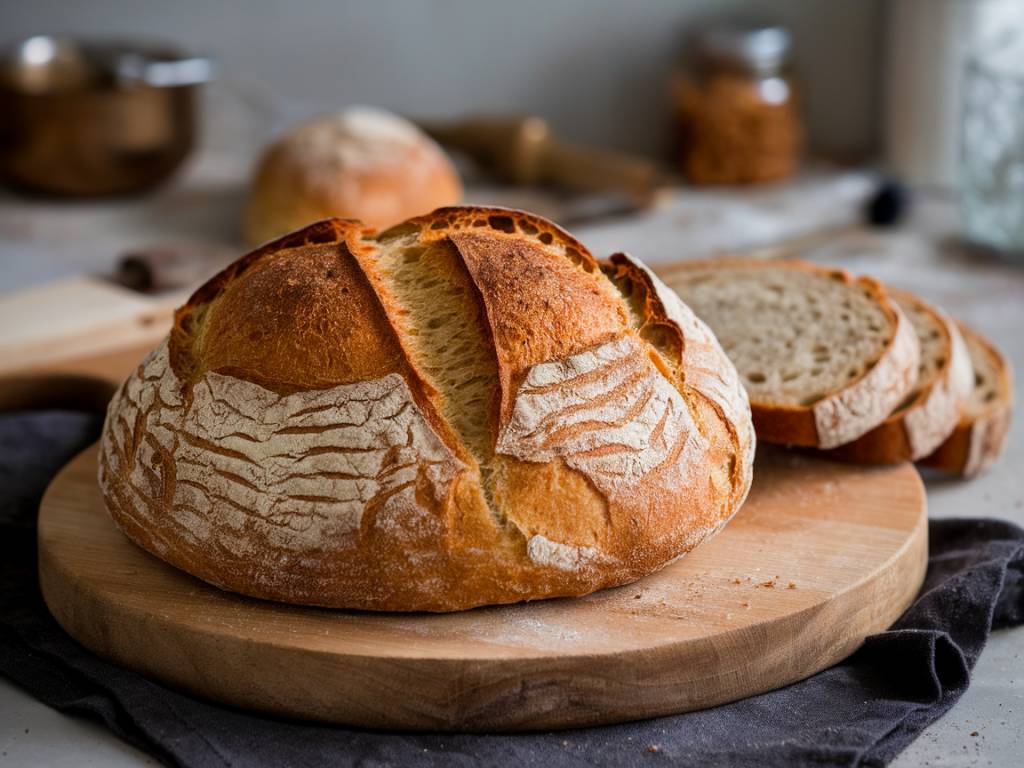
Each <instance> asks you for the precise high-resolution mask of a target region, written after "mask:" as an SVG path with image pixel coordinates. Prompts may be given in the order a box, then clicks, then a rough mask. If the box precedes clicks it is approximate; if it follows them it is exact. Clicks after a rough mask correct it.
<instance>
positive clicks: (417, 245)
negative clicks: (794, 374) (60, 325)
mask: <svg viewBox="0 0 1024 768" xmlns="http://www.w3.org/2000/svg"><path fill="white" fill-rule="evenodd" d="M604 270H605V272H602V269H601V268H600V267H599V265H598V263H597V262H595V260H594V258H593V257H592V256H591V254H590V253H589V252H588V251H587V250H586V248H584V246H583V245H581V244H580V243H579V242H577V241H576V240H574V239H573V238H572V237H571V236H569V235H568V234H567V233H565V232H564V231H562V230H560V229H558V228H557V227H556V226H554V225H553V224H551V223H549V222H547V221H544V220H543V219H539V218H536V217H533V216H530V215H528V214H524V213H519V212H514V211H508V210H502V209H485V208H450V209H442V210H439V211H436V212H434V213H433V214H430V215H427V216H423V217H421V218H418V219H414V220H412V221H409V222H406V223H404V224H401V225H399V226H397V227H394V228H392V229H390V230H387V231H385V232H382V233H380V234H374V233H373V231H372V230H370V229H367V228H365V227H363V226H362V225H361V224H359V223H356V222H351V221H339V220H332V221H324V222H321V223H318V224H315V225H313V226H310V227H307V228H306V229H303V230H301V231H299V232H296V233H293V234H292V235H289V236H287V237H284V238H282V239H280V240H278V241H276V242H273V243H270V244H268V245H266V246H264V247H262V248H260V249H259V250H257V251H255V252H253V253H251V254H249V255H248V256H245V257H244V258H242V259H240V260H239V261H237V262H235V263H234V264H232V265H231V266H230V267H228V268H227V269H226V270H224V271H223V272H222V273H220V274H219V275H217V276H216V277H214V278H213V279H211V280H210V281H209V282H208V283H207V284H206V285H204V286H203V287H202V288H200V289H199V290H198V291H197V292H196V293H195V294H194V295H193V296H192V298H191V299H190V300H189V302H188V303H187V304H186V305H185V306H184V307H182V308H181V309H180V310H179V311H178V312H177V314H176V320H175V326H174V329H173V331H172V333H171V335H170V338H169V339H168V341H166V342H165V343H163V344H161V345H160V346H159V347H158V348H157V349H156V350H155V351H154V352H153V353H152V354H151V355H150V356H149V357H148V358H147V359H146V360H145V361H144V362H143V363H142V364H141V365H140V366H139V368H138V370H137V371H136V372H135V373H134V374H133V375H132V376H131V377H130V378H129V379H128V380H127V381H126V382H125V383H124V385H123V386H122V387H121V388H120V390H119V392H118V394H117V395H116V396H115V398H114V400H113V401H112V402H111V405H110V409H109V412H108V417H107V422H106V426H105V429H104V434H103V439H102V449H101V458H100V484H101V487H102V489H103V493H104V497H105V499H106V503H107V505H108V508H109V509H110V512H111V514H112V516H113V518H114V520H115V521H116V522H117V523H118V525H119V526H121V528H122V529H123V530H124V531H125V533H126V534H127V535H128V536H129V537H130V538H131V539H132V540H133V541H135V542H136V543H138V544H139V545H141V546H142V547H144V548H146V549H147V550H149V551H150V552H152V553H154V554H156V555H157V556H159V557H161V558H163V559H164V560H166V561H167V562H169V563H171V564H172V565H175V566H177V567H179V568H181V569H183V570H185V571H188V572H189V573H191V574H194V575H196V576H198V577H200V578H202V579H205V580H206V581H209V582H211V583H213V584H216V585H218V586H221V587H223V588H225V589H229V590H233V591H236V592H241V593H244V594H247V595H252V596H255V597H262V598H269V599H275V600H282V601H287V602H293V603H304V604H315V605H323V606H335V607H346V608H362V609H375V610H400V611H405V610H428V611H450V610H457V609H463V608H469V607H472V606H476V605H481V604H488V603H508V602H514V601H520V600H532V599H537V598H545V597H554V596H564V595H582V594H586V593H589V592H591V591H593V590H596V589H600V588H602V587H608V586H613V585H618V584H623V583H627V582H629V581H632V580H635V579H637V578H639V577H641V576H643V575H645V574H647V573H650V572H651V571H653V570H655V569H657V568H660V567H661V566H663V565H665V564H666V563H667V562H669V561H671V560H672V559H673V558H676V557H678V556H679V555H681V554H683V553H685V552H687V551H689V550H690V549H692V548H693V547H694V546H696V545H697V544H698V543H700V542H701V541H702V540H703V539H705V538H706V537H707V536H709V535H711V534H712V533H714V532H715V531H717V530H718V529H719V528H720V527H721V526H722V525H724V524H725V522H726V521H727V520H728V519H729V518H730V517H731V516H732V515H733V514H734V513H735V512H736V510H737V509H738V507H739V506H740V504H742V502H743V499H744V498H745V496H746V493H747V490H748V488H749V486H750V481H751V468H752V463H753V450H754V437H753V429H752V425H751V422H750V411H749V407H748V404H747V401H746V396H745V394H744V391H743V388H742V386H740V384H739V379H738V377H737V375H736V372H735V369H734V368H733V367H732V365H731V364H730V363H729V361H728V359H727V358H726V356H725V355H724V353H723V352H722V351H721V349H720V348H719V346H718V344H717V343H716V341H715V339H714V337H713V336H712V334H711V333H710V331H708V329H707V328H706V327H705V326H704V325H703V324H702V323H701V322H700V321H699V320H697V318H696V317H695V316H694V315H693V313H692V312H690V311H689V310H688V309H687V308H686V307H685V306H684V305H683V304H682V303H681V302H680V301H679V300H678V298H677V297H675V296H674V295H673V294H672V293H671V292H670V291H668V290H667V289H666V288H665V287H664V285H663V284H662V283H661V282H660V281H659V280H657V278H655V277H653V275H651V273H650V272H648V271H647V270H646V269H645V268H644V267H643V266H642V265H640V264H639V263H638V262H635V261H633V260H631V259H630V258H629V257H627V256H623V255H619V256H616V257H615V258H614V259H613V260H612V261H611V262H610V263H608V264H606V265H604ZM605 273H607V275H609V277H610V279H609V277H606V276H605Z"/></svg>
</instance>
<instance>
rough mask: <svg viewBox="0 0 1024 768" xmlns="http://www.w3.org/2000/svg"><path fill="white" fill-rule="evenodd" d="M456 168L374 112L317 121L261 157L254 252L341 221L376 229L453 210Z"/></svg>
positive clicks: (252, 213) (402, 123)
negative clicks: (321, 222)
mask: <svg viewBox="0 0 1024 768" xmlns="http://www.w3.org/2000/svg"><path fill="white" fill-rule="evenodd" d="M461 198H462V184H461V182H460V181H459V177H458V175H457V174H456V172H455V169H454V168H453V167H452V164H451V162H450V161H449V160H448V158H447V156H446V155H445V154H444V152H443V151H442V150H441V148H440V147H439V146H438V145H437V144H436V143H434V141H433V140H432V139H430V138H429V137H428V136H426V135H425V134H424V133H423V132H422V131H420V130H419V129H418V128H417V127H416V126H415V125H413V124H412V123H410V122H409V121H408V120H404V119H403V118H401V117H399V116H397V115H393V114H391V113H389V112H385V111H383V110H380V109H373V108H370V107H352V108H350V109H346V110H343V111H340V112H334V113H332V114H326V115H321V116H319V117H315V118H313V119H311V120H308V121H307V122H304V123H302V124H301V125H299V126H297V127H295V128H293V129H292V130H290V131H288V132H287V133H286V134H285V135H284V136H282V137H281V138H280V139H278V140H277V141H276V142H274V143H273V144H272V145H271V146H270V147H268V149H267V150H266V151H265V152H264V154H263V156H262V158H261V159H260V161H259V164H258V166H257V169H256V173H255V176H254V178H253V182H252V186H251V189H250V191H249V199H248V202H247V204H246V212H245V223H244V227H245V232H244V235H245V240H246V242H247V243H248V244H249V245H251V246H255V245H259V244H260V243H263V242H266V241H267V240H271V239H272V238H275V237H278V236H280V235H283V234H286V233H288V232H291V231H293V230H296V229H299V228H301V227H303V226H305V225H306V224H311V223H312V222H314V221H318V220H319V219H326V218H329V217H332V216H336V217H339V218H344V219H358V220H359V221H362V222H364V223H365V224H367V225H369V226H371V227H375V228H385V227H389V226H391V225H392V224H397V223H398V222H400V221H404V220H405V219H408V218H411V217H413V216H418V215H420V214H424V213H429V212H430V211H432V210H434V209H435V208H441V207H443V206H447V205H454V204H456V203H458V202H459V200H460V199H461Z"/></svg>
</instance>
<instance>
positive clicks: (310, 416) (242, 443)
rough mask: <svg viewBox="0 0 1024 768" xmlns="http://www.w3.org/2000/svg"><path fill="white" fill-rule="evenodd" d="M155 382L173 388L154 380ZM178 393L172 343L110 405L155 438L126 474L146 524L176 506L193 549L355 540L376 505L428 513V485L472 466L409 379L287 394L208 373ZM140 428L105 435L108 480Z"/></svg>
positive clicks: (437, 485) (318, 545)
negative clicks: (169, 491)
mask: <svg viewBox="0 0 1024 768" xmlns="http://www.w3.org/2000/svg"><path fill="white" fill-rule="evenodd" d="M154 377H158V378H159V379H160V381H161V390H162V395H161V394H158V393H157V391H156V390H153V389H150V388H147V387H145V386H144V382H145V381H147V380H150V381H152V380H154ZM178 391H180V382H178V381H177V379H176V377H175V376H174V373H173V371H171V370H170V369H169V366H168V364H167V345H166V343H165V344H163V345H161V346H160V347H159V348H158V349H157V350H156V352H155V353H154V354H153V355H152V356H151V357H150V358H149V359H148V360H147V361H146V363H145V364H144V365H143V366H142V368H141V371H140V373H139V374H138V375H137V376H135V377H133V378H132V379H129V382H128V385H127V387H126V388H125V389H124V390H123V392H122V393H121V394H119V395H118V398H117V400H116V401H115V402H114V403H112V405H111V409H112V412H116V413H117V414H118V419H119V423H120V424H121V425H122V426H124V427H127V425H128V424H130V423H131V422H132V421H133V420H134V419H135V418H142V419H143V420H144V422H143V424H144V429H145V431H146V434H147V435H148V436H150V438H151V439H147V440H146V441H145V442H144V443H143V444H142V445H140V446H139V457H138V460H137V461H135V462H134V463H133V465H132V466H131V468H130V470H129V471H128V477H127V484H126V485H127V487H128V488H129V489H130V492H131V493H132V494H133V497H134V498H135V500H136V501H137V502H138V505H137V506H136V507H135V508H134V514H136V516H137V519H138V521H139V522H142V521H143V519H144V518H146V517H151V516H153V515H160V514H164V513H165V512H166V511H169V512H170V516H171V518H172V519H173V520H174V521H175V522H176V523H177V524H178V525H179V526H180V529H179V533H180V535H181V536H182V537H183V538H184V539H186V540H187V541H189V542H190V543H191V544H192V545H193V546H197V547H210V546H215V547H223V548H225V549H227V550H229V551H231V552H233V553H235V554H239V553H252V552H258V551H260V550H266V549H268V548H269V549H274V550H281V551H287V552H292V553H296V554H298V555H317V554H318V553H319V552H321V551H322V550H324V549H325V548H326V547H330V546H334V547H341V548H345V547H353V546H355V543H356V541H355V538H354V537H353V536H352V534H353V533H354V532H355V531H357V530H358V529H359V527H360V524H361V522H362V517H363V512H364V510H365V509H367V508H368V507H380V508H381V510H382V511H383V514H384V515H385V517H396V516H397V517H400V518H403V519H405V520H406V522H410V521H411V520H412V519H414V518H416V517H425V516H428V515H429V511H428V510H427V509H425V508H423V507H422V506H421V505H420V504H419V503H418V501H417V496H416V494H417V489H419V490H420V491H421V492H423V491H424V490H425V491H426V492H428V493H430V494H431V495H432V496H433V497H434V499H435V500H438V501H439V500H442V499H443V498H445V496H446V495H447V489H448V485H449V484H450V482H451V481H452V479H453V477H454V476H455V475H456V474H457V472H458V471H460V470H461V468H462V466H461V463H460V462H459V461H458V460H457V459H456V458H455V457H454V456H453V455H452V453H451V451H449V450H448V449H447V447H446V446H445V445H444V444H443V443H442V442H441V441H440V439H439V438H438V437H437V435H436V434H434V432H433V430H432V429H431V428H430V426H429V425H428V424H427V423H426V421H425V420H424V418H423V415H422V414H421V413H420V411H419V409H418V408H417V407H416V405H415V403H414V402H413V401H412V396H411V393H410V392H409V388H408V386H407V385H406V384H405V382H404V381H403V380H402V378H401V377H400V376H398V375H394V374H393V375H390V376H387V377H385V378H383V379H380V380H376V381H367V382H363V383H360V384H350V385H345V386H339V387H332V388H331V389H327V390H311V391H307V392H299V393H295V394H292V395H286V396H278V395H275V394H274V393H273V392H271V391H269V390H266V389H264V388H263V387H260V386H259V385H257V384H254V383H252V382H248V381H243V380H241V379H237V378H234V377H231V376H224V375H221V374H218V373H207V374H206V375H204V376H203V378H202V379H201V380H200V381H199V382H197V384H196V385H195V387H194V389H193V399H192V402H191V404H190V405H189V407H187V408H186V407H185V406H184V404H183V403H182V400H181V397H180V396H179V395H178V394H177V392H178ZM154 395H155V396H154ZM129 435H130V433H129V432H128V431H127V429H123V430H108V431H107V433H106V434H105V436H104V447H103V455H104V460H105V462H106V464H107V469H106V471H105V472H104V475H103V476H104V477H108V476H109V475H108V473H109V472H117V471H119V470H120V469H121V467H122V462H124V461H125V460H126V459H127V458H128V454H129V449H130V444H129V442H130V438H129ZM157 452H159V453H161V454H162V455H163V459H161V460H157V458H156V455H155V454H156V453H157ZM168 460H169V461H171V462H173V465H174V477H173V497H172V503H171V505H170V509H169V510H163V509H161V508H160V507H159V506H158V504H157V503H156V502H157V494H158V493H160V492H162V491H163V488H164V486H165V484H167V483H168V482H170V480H171V478H168V477H163V476H159V475H158V474H157V471H158V470H157V469H156V468H159V470H162V471H163V472H166V471H167V468H168V466H169V465H168V463H167V461H168ZM211 507H216V508H217V509H218V515H217V516H216V520H215V521H211V519H210V518H209V516H206V515H203V514H202V513H201V510H204V509H209V508H211ZM378 514H381V513H380V512H379V513H378Z"/></svg>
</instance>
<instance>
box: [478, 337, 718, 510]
mask: <svg viewBox="0 0 1024 768" xmlns="http://www.w3.org/2000/svg"><path fill="white" fill-rule="evenodd" d="M706 448H707V445H706V443H705V442H704V439H703V437H702V436H701V435H700V433H699V432H698V431H697V429H696V427H695V425H694V423H693V418H692V417H691V415H690V413H689V411H688V410H687V408H686V406H685V404H684V403H683V399H682V396H681V395H680V394H679V392H678V391H677V390H676V389H675V388H674V387H672V385H671V384H669V382H668V381H667V380H666V379H665V377H664V376H662V375H661V373H659V372H658V371H657V369H655V367H654V366H653V365H652V364H651V362H650V359H649V358H647V356H646V355H644V354H643V352H642V350H641V348H640V342H639V341H638V340H637V339H635V338H634V337H632V336H624V337H623V338H621V339H618V340H616V341H613V342H609V343H608V344H605V345H603V346H601V347H598V348H597V349H594V350H590V351H587V352H583V353H581V354H579V355H574V356H573V357H570V358H568V359H567V360H564V361H557V362H555V361H553V362H548V363H541V364H539V365H535V366H533V367H532V368H531V369H530V371H529V373H528V374H527V375H526V379H525V380H524V381H523V383H522V384H521V385H520V387H519V390H518V391H517V393H516V398H515V405H514V407H513V410H512V417H511V419H510V420H509V422H508V424H506V426H505V428H504V429H503V430H502V432H501V434H500V436H499V437H498V445H497V450H498V451H499V452H500V453H505V454H508V455H511V456H517V457H520V458H527V459H529V460H531V461H549V460H551V459H552V458H554V457H555V456H561V457H562V458H564V459H565V461H566V463H567V464H568V465H569V466H570V467H573V468H574V469H576V470H579V471H580V472H582V473H583V474H584V475H586V476H587V477H588V478H589V479H590V480H591V481H592V482H593V483H594V484H595V485H596V486H597V487H598V488H600V489H601V490H602V491H604V492H605V493H606V494H608V495H609V496H616V495H619V494H627V493H629V492H630V491H631V490H632V489H633V488H634V487H635V486H636V485H637V484H638V483H640V482H641V481H643V480H644V478H645V477H647V476H648V475H649V474H651V473H652V472H653V471H654V470H655V469H660V470H661V475H660V478H661V479H660V480H659V482H662V483H665V484H680V483H686V482H687V481H688V474H689V472H691V471H692V470H693V469H695V468H696V467H697V466H699V459H700V456H701V454H702V452H703V451H704V450H705V449H706Z"/></svg>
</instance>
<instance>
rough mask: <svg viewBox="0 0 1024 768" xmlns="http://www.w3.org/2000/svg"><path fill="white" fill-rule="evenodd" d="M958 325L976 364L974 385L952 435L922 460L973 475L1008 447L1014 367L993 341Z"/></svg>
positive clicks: (936, 466) (935, 466) (925, 463)
mask: <svg viewBox="0 0 1024 768" xmlns="http://www.w3.org/2000/svg"><path fill="white" fill-rule="evenodd" d="M959 327H960V333H961V334H962V336H963V338H964V341H965V342H967V350H968V352H969V353H970V357H971V363H972V365H973V366H974V381H973V385H974V386H973V389H972V390H971V394H970V396H969V397H968V399H967V403H966V404H965V405H964V407H963V410H962V411H961V413H960V421H959V423H958V424H957V425H956V428H955V429H954V430H953V434H951V435H950V436H949V437H948V438H947V439H946V441H945V442H944V443H943V444H942V445H940V446H939V447H938V449H937V450H936V451H935V452H934V453H933V454H932V455H931V456H928V457H927V458H926V459H924V461H923V462H922V463H923V464H924V465H926V466H929V467H934V468H936V469H941V470H943V471H945V472H952V473H954V474H958V475H963V476H964V477H973V476H974V475H977V474H979V473H981V472H984V471H985V470H986V469H988V468H989V467H990V466H992V464H993V463H994V462H995V460H996V459H998V458H999V456H1000V454H1002V452H1003V448H1004V447H1005V446H1006V437H1007V435H1008V434H1009V431H1010V418H1011V415H1012V413H1013V370H1012V368H1011V367H1010V361H1009V360H1007V359H1006V358H1005V357H1003V355H1002V354H1001V353H1000V352H999V350H998V349H997V348H996V346H995V345H994V344H992V342H990V341H989V340H988V339H986V338H985V337H984V336H982V335H981V334H980V333H978V332H977V331H975V330H972V329H971V328H968V327H967V326H966V325H964V324H963V323H961V324H960V326H959Z"/></svg>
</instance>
